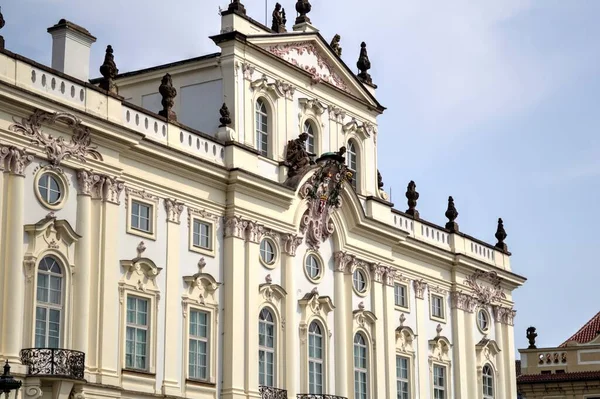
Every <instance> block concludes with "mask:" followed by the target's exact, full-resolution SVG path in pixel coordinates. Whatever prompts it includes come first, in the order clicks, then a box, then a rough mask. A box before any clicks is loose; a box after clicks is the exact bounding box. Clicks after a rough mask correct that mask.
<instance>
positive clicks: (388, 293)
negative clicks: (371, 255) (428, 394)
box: [377, 267, 397, 398]
mask: <svg viewBox="0 0 600 399" xmlns="http://www.w3.org/2000/svg"><path fill="white" fill-rule="evenodd" d="M395 277H396V271H395V270H394V269H392V268H391V267H389V268H386V272H385V276H384V280H385V286H384V287H383V328H384V329H385V333H384V338H385V347H384V351H385V362H386V367H385V375H386V376H387V378H385V380H386V391H385V393H384V394H383V395H377V397H386V398H396V397H397V388H396V379H395V378H394V377H395V376H396V327H397V326H396V325H394V315H395V314H396V304H395V302H394V279H395ZM380 317H381V316H380Z"/></svg>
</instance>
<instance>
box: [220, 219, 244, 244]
mask: <svg viewBox="0 0 600 399" xmlns="http://www.w3.org/2000/svg"><path fill="white" fill-rule="evenodd" d="M224 220H225V229H224V231H223V235H224V237H225V238H227V237H235V238H240V239H244V238H245V226H244V223H243V219H242V217H241V216H236V215H231V216H225V218H224Z"/></svg>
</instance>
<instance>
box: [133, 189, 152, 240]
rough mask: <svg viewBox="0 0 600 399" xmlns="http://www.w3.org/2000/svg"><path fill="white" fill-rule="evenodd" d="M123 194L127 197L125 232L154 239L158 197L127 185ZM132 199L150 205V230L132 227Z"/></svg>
mask: <svg viewBox="0 0 600 399" xmlns="http://www.w3.org/2000/svg"><path fill="white" fill-rule="evenodd" d="M125 194H126V197H127V198H126V200H127V202H126V203H127V233H128V234H133V235H136V236H139V237H144V238H148V239H150V240H156V231H157V222H158V200H159V199H158V197H156V196H154V195H152V194H149V193H146V192H144V191H138V190H135V189H130V188H129V187H126V188H125ZM134 201H135V202H137V203H139V204H142V205H145V206H148V207H150V231H144V230H140V229H137V228H134V227H133V225H132V216H133V202H134Z"/></svg>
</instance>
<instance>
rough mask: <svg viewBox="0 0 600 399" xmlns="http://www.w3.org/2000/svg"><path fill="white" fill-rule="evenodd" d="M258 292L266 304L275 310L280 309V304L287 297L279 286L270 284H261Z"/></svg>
mask: <svg viewBox="0 0 600 399" xmlns="http://www.w3.org/2000/svg"><path fill="white" fill-rule="evenodd" d="M258 292H259V293H260V294H261V295H262V297H263V299H264V300H265V301H266V302H269V303H271V304H273V305H274V306H275V307H276V308H280V307H281V303H282V302H283V300H284V299H285V297H286V296H287V292H286V291H285V290H284V289H283V287H282V286H280V285H279V284H272V283H270V282H267V283H263V284H261V285H259V286H258Z"/></svg>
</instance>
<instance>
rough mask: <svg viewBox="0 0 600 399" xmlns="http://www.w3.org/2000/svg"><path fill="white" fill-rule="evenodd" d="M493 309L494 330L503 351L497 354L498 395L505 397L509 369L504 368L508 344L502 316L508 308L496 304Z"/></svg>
mask: <svg viewBox="0 0 600 399" xmlns="http://www.w3.org/2000/svg"><path fill="white" fill-rule="evenodd" d="M492 310H493V312H494V332H495V336H496V343H497V344H498V347H499V348H500V350H501V351H502V352H500V353H499V354H498V355H497V356H496V368H497V369H498V373H497V374H496V379H497V383H496V397H498V398H504V397H505V391H506V376H507V370H506V369H505V368H504V352H505V351H506V350H507V346H506V345H505V344H504V337H503V330H504V329H503V328H502V317H503V316H504V312H505V310H506V309H505V308H503V307H501V306H494V307H493V308H492ZM511 378H512V377H511ZM515 378H516V376H515Z"/></svg>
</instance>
